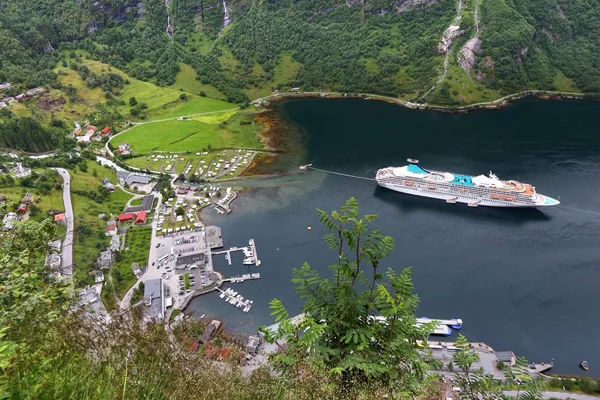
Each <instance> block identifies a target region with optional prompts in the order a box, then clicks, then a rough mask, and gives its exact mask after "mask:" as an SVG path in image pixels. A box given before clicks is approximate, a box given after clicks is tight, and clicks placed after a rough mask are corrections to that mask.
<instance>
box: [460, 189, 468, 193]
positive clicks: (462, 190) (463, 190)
mask: <svg viewBox="0 0 600 400" xmlns="http://www.w3.org/2000/svg"><path fill="white" fill-rule="evenodd" d="M460 191H461V192H463V193H467V192H468V191H469V189H467V188H462V189H460Z"/></svg>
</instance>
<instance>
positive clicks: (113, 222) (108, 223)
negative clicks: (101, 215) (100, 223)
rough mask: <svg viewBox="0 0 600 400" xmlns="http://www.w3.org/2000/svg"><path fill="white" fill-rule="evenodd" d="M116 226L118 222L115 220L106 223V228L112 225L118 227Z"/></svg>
mask: <svg viewBox="0 0 600 400" xmlns="http://www.w3.org/2000/svg"><path fill="white" fill-rule="evenodd" d="M116 224H117V221H115V220H114V219H111V220H108V221H106V226H111V225H116Z"/></svg>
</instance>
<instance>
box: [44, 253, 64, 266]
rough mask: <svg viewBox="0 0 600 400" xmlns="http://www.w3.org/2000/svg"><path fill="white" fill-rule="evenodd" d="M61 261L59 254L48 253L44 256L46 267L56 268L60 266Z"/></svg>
mask: <svg viewBox="0 0 600 400" xmlns="http://www.w3.org/2000/svg"><path fill="white" fill-rule="evenodd" d="M61 263H62V260H61V258H60V254H48V255H47V256H46V267H50V268H52V269H57V268H59V267H60V266H61Z"/></svg>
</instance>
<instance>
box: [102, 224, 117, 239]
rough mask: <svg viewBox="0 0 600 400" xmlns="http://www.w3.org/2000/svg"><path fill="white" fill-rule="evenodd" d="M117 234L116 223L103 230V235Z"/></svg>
mask: <svg viewBox="0 0 600 400" xmlns="http://www.w3.org/2000/svg"><path fill="white" fill-rule="evenodd" d="M116 234H117V225H109V226H107V227H106V229H105V230H104V236H114V235H116Z"/></svg>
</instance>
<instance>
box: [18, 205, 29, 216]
mask: <svg viewBox="0 0 600 400" xmlns="http://www.w3.org/2000/svg"><path fill="white" fill-rule="evenodd" d="M17 212H18V213H21V214H25V213H26V212H27V204H25V203H21V205H20V206H19V208H18V209H17Z"/></svg>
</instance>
